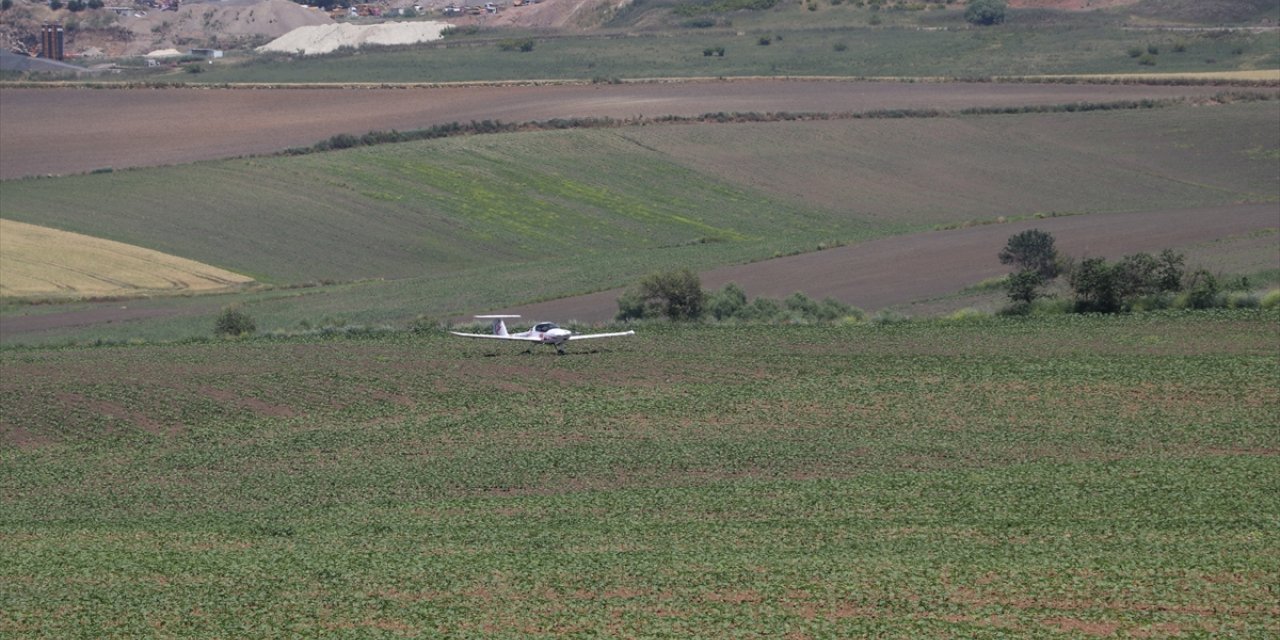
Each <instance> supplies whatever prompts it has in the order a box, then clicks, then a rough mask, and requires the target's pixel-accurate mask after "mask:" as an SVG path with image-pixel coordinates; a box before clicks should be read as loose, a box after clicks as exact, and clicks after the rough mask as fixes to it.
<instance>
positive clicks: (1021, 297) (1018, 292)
mask: <svg viewBox="0 0 1280 640" xmlns="http://www.w3.org/2000/svg"><path fill="white" fill-rule="evenodd" d="M1043 284H1044V278H1043V277H1041V276H1040V274H1039V273H1038V272H1036V271H1035V270H1032V269H1023V270H1022V271H1017V272H1014V273H1011V274H1009V278H1008V279H1007V280H1005V290H1006V291H1007V292H1008V294H1009V299H1010V300H1012V301H1014V302H1016V303H1019V304H1023V305H1029V304H1031V303H1032V302H1033V301H1034V300H1035V299H1036V298H1039V297H1040V291H1039V289H1040V287H1041V285H1043Z"/></svg>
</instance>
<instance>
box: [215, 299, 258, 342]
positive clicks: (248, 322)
mask: <svg viewBox="0 0 1280 640" xmlns="http://www.w3.org/2000/svg"><path fill="white" fill-rule="evenodd" d="M257 330H258V323H256V322H254V320H253V317H252V316H250V315H249V314H247V313H245V312H244V311H243V310H241V309H240V307H239V306H236V305H232V306H230V307H227V308H225V309H223V310H222V313H221V314H220V315H219V316H218V319H217V320H216V321H214V324H213V333H214V335H218V336H232V337H234V336H242V335H249V334H252V333H253V332H254V331H257Z"/></svg>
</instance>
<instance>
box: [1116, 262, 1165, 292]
mask: <svg viewBox="0 0 1280 640" xmlns="http://www.w3.org/2000/svg"><path fill="white" fill-rule="evenodd" d="M1159 268H1160V263H1158V262H1156V259H1155V258H1153V257H1152V256H1151V254H1149V253H1135V254H1133V255H1131V256H1125V257H1123V258H1121V259H1120V261H1119V262H1117V263H1116V264H1115V265H1114V266H1113V267H1112V271H1113V273H1112V278H1113V280H1114V287H1115V291H1116V297H1117V298H1118V299H1119V300H1120V301H1121V302H1124V301H1128V300H1131V299H1133V298H1136V297H1139V296H1147V295H1151V294H1153V293H1157V292H1158V291H1160V286H1159V278H1158V277H1157V275H1156V272H1157V270H1158V269H1159Z"/></svg>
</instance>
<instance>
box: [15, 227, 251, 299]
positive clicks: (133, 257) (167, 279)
mask: <svg viewBox="0 0 1280 640" xmlns="http://www.w3.org/2000/svg"><path fill="white" fill-rule="evenodd" d="M249 282H252V280H251V279H250V278H247V277H245V276H242V275H239V274H236V273H231V272H230V271H227V270H225V269H218V268H216V267H211V266H209V265H206V264H201V263H198V262H195V261H192V260H186V259H184V258H178V257H176V256H171V255H166V254H163V253H160V252H158V251H152V250H150V249H143V248H141V247H135V246H131V245H127V244H122V243H119V242H112V241H110V240H103V239H100V238H93V237H90V236H85V235H81V234H78V233H69V232H66V231H58V230H57V229H49V228H47V227H39V226H36V225H30V224H26V223H23V222H17V221H14V220H4V219H0V296H20V297H50V298H59V297H66V298H81V297H89V296H138V295H155V294H175V293H201V292H210V291H220V290H227V289H229V288H232V287H235V286H237V285H243V284H247V283H249Z"/></svg>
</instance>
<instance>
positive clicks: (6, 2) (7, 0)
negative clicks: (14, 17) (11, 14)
mask: <svg viewBox="0 0 1280 640" xmlns="http://www.w3.org/2000/svg"><path fill="white" fill-rule="evenodd" d="M11 8H13V0H0V11H8V10H9V9H11Z"/></svg>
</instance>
